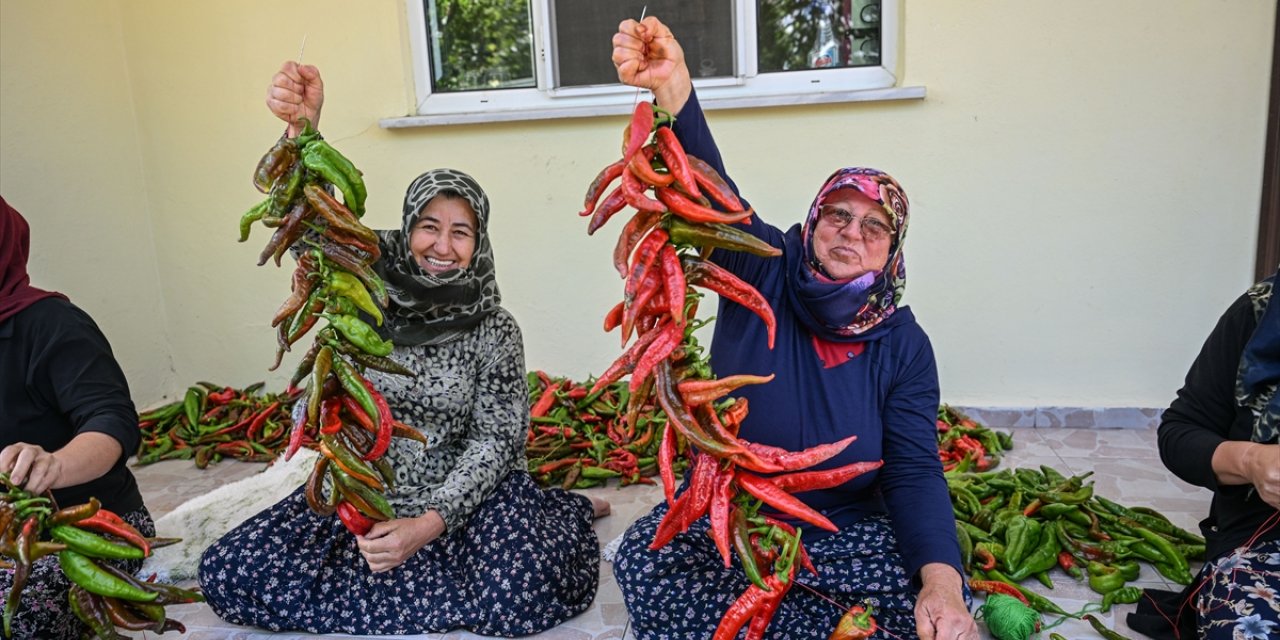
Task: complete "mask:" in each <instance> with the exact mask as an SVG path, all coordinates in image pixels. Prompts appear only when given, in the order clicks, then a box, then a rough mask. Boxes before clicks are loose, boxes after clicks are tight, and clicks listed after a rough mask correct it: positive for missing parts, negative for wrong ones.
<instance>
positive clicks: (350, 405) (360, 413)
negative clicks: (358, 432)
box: [342, 394, 377, 431]
mask: <svg viewBox="0 0 1280 640" xmlns="http://www.w3.org/2000/svg"><path fill="white" fill-rule="evenodd" d="M342 408H343V409H345V410H346V412H347V415H348V416H351V418H352V419H353V420H355V421H356V424H359V425H360V427H361V428H363V429H364V430H365V431H375V430H377V428H376V427H374V426H373V418H370V417H369V414H367V413H365V411H364V407H361V406H360V403H359V402H356V399H355V398H352V397H351V396H349V395H345V394H344V395H343V396H342Z"/></svg>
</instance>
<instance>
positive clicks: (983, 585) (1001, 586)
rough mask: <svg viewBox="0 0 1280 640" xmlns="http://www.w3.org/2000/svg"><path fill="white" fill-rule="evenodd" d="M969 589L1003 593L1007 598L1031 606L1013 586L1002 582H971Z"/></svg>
mask: <svg viewBox="0 0 1280 640" xmlns="http://www.w3.org/2000/svg"><path fill="white" fill-rule="evenodd" d="M969 588H970V589H972V590H974V591H985V592H987V593H1003V594H1004V595H1006V596H1013V597H1015V598H1017V599H1019V600H1021V601H1022V604H1025V605H1027V606H1028V607H1029V606H1031V603H1030V602H1027V597H1026V596H1024V595H1022V592H1021V591H1018V589H1017V588H1016V587H1014V586H1013V585H1011V584H1007V583H1004V582H1000V581H999V580H970V581H969Z"/></svg>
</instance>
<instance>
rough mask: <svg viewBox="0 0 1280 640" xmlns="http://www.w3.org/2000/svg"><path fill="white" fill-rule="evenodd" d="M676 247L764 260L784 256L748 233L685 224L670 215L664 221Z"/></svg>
mask: <svg viewBox="0 0 1280 640" xmlns="http://www.w3.org/2000/svg"><path fill="white" fill-rule="evenodd" d="M662 227H663V228H664V229H666V231H667V234H668V235H669V236H670V238H671V242H672V244H675V245H693V246H696V247H715V248H722V249H727V250H729V251H745V252H747V253H750V254H752V255H757V256H760V257H763V258H772V257H776V256H779V255H782V250H781V249H778V248H777V247H774V246H772V245H770V244H769V243H767V242H765V241H764V240H761V239H759V238H757V237H755V236H753V235H751V234H750V233H747V232H746V231H742V230H741V229H738V228H737V227H731V226H729V225H726V224H720V223H710V224H701V223H693V222H685V221H684V220H683V219H681V218H680V217H679V216H674V215H668V216H665V219H664V220H663V221H662Z"/></svg>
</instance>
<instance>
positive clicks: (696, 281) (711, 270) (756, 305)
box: [684, 258, 777, 349]
mask: <svg viewBox="0 0 1280 640" xmlns="http://www.w3.org/2000/svg"><path fill="white" fill-rule="evenodd" d="M684 264H685V277H686V278H687V280H688V282H689V284H692V285H696V286H700V287H704V288H706V289H710V290H712V291H714V292H715V293H717V294H719V295H720V296H722V297H725V298H728V299H729V300H732V301H734V302H736V303H738V304H740V305H742V306H744V307H746V308H747V309H749V310H751V311H752V312H754V313H755V314H756V315H758V316H760V319H761V320H764V324H765V327H766V328H767V329H768V331H769V348H770V349H772V348H773V337H774V336H773V334H774V332H775V331H776V329H777V320H775V319H774V317H773V307H770V306H769V302H768V301H767V300H765V299H764V296H762V295H760V292H759V291H756V289H755V287H752V286H751V285H749V284H747V283H745V282H743V281H742V280H741V279H739V278H738V276H735V275H733V274H732V273H729V272H728V271H727V270H725V269H723V268H721V267H719V266H717V265H715V264H713V263H711V262H707V261H705V260H698V259H694V258H687V259H685V260H684Z"/></svg>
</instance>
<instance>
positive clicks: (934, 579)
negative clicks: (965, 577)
mask: <svg viewBox="0 0 1280 640" xmlns="http://www.w3.org/2000/svg"><path fill="white" fill-rule="evenodd" d="M920 583H921V584H922V585H924V586H932V587H944V588H945V587H954V588H956V589H957V590H959V589H960V588H961V586H962V580H961V578H960V574H959V573H957V572H956V569H955V567H953V566H951V565H949V564H947V563H945V562H930V563H929V564H926V565H924V566H923V567H920Z"/></svg>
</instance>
